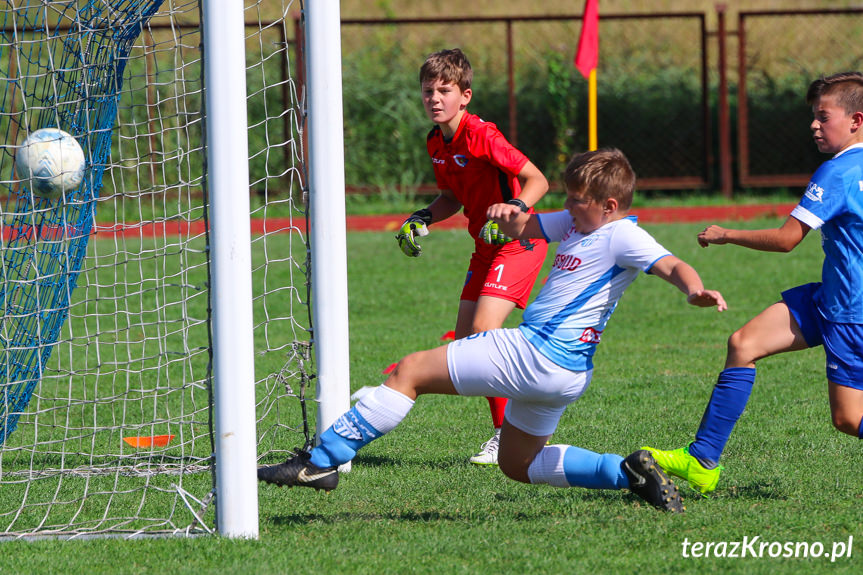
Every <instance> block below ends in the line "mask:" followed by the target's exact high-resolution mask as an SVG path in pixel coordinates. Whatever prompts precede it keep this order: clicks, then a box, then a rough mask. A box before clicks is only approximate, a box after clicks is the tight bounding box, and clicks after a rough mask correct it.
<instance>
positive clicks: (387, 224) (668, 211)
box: [3, 203, 797, 240]
mask: <svg viewBox="0 0 863 575" xmlns="http://www.w3.org/2000/svg"><path fill="white" fill-rule="evenodd" d="M795 205H797V204H796V203H788V204H758V205H741V206H687V207H664V208H649V207H641V208H634V209H632V210H631V213H632V215H635V216H638V221H639V222H641V223H685V222H722V221H734V220H749V219H752V218H758V217H786V216H788V214H790V213H791V210H792V209H794V206H795ZM404 218H405V216H404V215H403V214H399V215H386V216H347V228H348V230H351V231H373V232H391V231H394V230H396V229H398V227H399V226H401V224H402V222H403V221H404ZM434 227H435V228H436V229H452V228H466V227H467V218H465V217H464V215H462V214H456V215H455V216H453V217H451V218H449V219H447V220H445V221H443V222H439V223H437V224H434ZM305 230H306V222H305V220H303V219H295V220H294V221H293V222H292V221H291V219H290V218H271V219H268V220H266V222H265V221H264V220H258V219H256V220H252V233H253V234H255V235H261V234H264V233H289V232H291V231H296V232H301V233H304V232H305ZM64 232H65V233H64ZM91 233H95V234H96V235H97V236H100V237H110V236H123V237H162V236H176V235H181V236H189V235H192V236H194V235H200V234H202V233H204V223H203V222H201V221H194V222H183V221H167V222H158V223H145V222H141V223H128V224H124V225H120V226H110V225H107V226H106V225H97V226H96V227H95V228H94V229H93V230H92V232H91ZM20 234H23V235H25V236H31V235H32V234H33V228H31V227H29V226H27V227H25V228H24V229H11V228H10V227H5V228H4V229H3V239H5V240H8V239H9V238H10V237H14V236H16V235H20ZM39 235H40V237H41V238H42V239H45V240H61V239H63V238H64V237H66V238H68V237H74V236H76V235H78V234H77V233H76V230H75V229H74V228H69V229H65V230H64V229H63V228H62V227H60V226H43V227H42V228H40V230H39Z"/></svg>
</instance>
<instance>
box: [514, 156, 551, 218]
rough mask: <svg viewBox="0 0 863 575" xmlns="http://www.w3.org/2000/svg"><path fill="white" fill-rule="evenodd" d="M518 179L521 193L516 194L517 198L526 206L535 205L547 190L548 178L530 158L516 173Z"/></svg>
mask: <svg viewBox="0 0 863 575" xmlns="http://www.w3.org/2000/svg"><path fill="white" fill-rule="evenodd" d="M518 180H519V183H521V193H520V194H519V195H518V199H519V200H521V201H522V202H524V204H525V206H526V207H528V208H532V207H533V206H535V205H536V203H537V202H538V201H539V200H540V199H542V197H543V196H544V195H545V193H546V192H547V191H548V180H547V179H546V178H545V175H544V174H543V173H542V172H541V171H540V169H539V168H537V167H536V166H535V165H534V164H533V162H531V161H530V160H528V161H527V163H526V164H525V165H524V166H523V167H522V168H521V171H520V172H519V173H518Z"/></svg>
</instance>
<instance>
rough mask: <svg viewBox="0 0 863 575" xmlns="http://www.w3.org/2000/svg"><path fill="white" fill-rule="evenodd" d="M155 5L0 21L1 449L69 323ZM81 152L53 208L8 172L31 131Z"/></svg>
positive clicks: (45, 10) (63, 9)
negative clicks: (0, 195)
mask: <svg viewBox="0 0 863 575" xmlns="http://www.w3.org/2000/svg"><path fill="white" fill-rule="evenodd" d="M162 1H163V0H89V1H83V0H78V1H75V0H72V1H60V2H42V1H40V0H28V1H25V2H22V3H21V4H20V6H18V7H16V8H14V9H12V10H6V11H3V12H2V29H0V34H2V38H0V129H2V131H3V135H4V143H3V144H2V153H0V174H2V180H0V183H2V187H3V192H4V193H5V195H6V201H5V210H4V214H3V219H2V221H0V232H2V241H3V257H2V262H3V268H2V278H0V349H2V356H0V360H2V364H0V392H2V395H0V444H2V443H3V442H5V440H6V438H7V437H8V435H9V434H10V433H12V432H13V431H14V430H15V428H16V426H17V423H18V418H19V417H20V416H21V414H22V413H23V412H24V411H25V410H26V408H27V404H28V402H29V401H30V398H31V396H32V395H33V391H34V389H35V388H36V385H37V384H38V382H39V381H40V380H41V378H42V375H43V373H44V370H45V366H46V363H47V361H48V358H49V356H50V355H51V351H52V349H53V347H54V346H55V345H56V343H57V340H58V337H59V334H60V330H61V328H62V326H63V323H64V321H65V320H66V317H67V315H68V309H69V302H70V298H71V296H72V292H73V291H74V290H75V285H76V281H77V278H78V274H79V272H80V271H81V263H82V260H83V259H84V256H85V254H86V251H87V243H88V240H89V237H90V235H91V232H92V229H93V221H94V210H95V205H96V199H97V198H98V197H99V191H100V189H101V188H102V176H103V174H104V171H105V168H106V166H108V162H109V156H110V153H111V145H112V134H113V128H114V124H115V121H116V118H117V106H118V102H119V97H120V92H121V87H122V81H123V71H124V68H125V66H126V62H127V61H128V56H129V52H130V50H131V49H132V46H133V45H134V43H135V41H136V39H137V38H138V36H139V35H140V34H141V31H142V30H143V28H144V26H145V25H146V23H147V22H148V20H149V19H150V18H151V17H152V16H153V14H154V13H155V12H156V11H157V10H158V8H159V6H160V5H161V4H162ZM45 127H54V128H60V129H61V130H64V131H66V132H68V133H69V134H71V135H72V136H73V137H74V138H75V139H76V140H77V141H78V143H79V144H80V145H81V147H82V148H83V150H84V155H85V157H86V161H87V167H86V173H85V177H84V181H83V182H82V184H81V185H80V186H79V187H78V188H77V189H75V190H72V191H68V192H67V193H66V194H65V197H62V198H60V199H57V200H49V199H46V198H41V197H39V196H37V195H34V194H33V193H31V190H30V189H29V188H28V185H27V182H26V181H22V180H21V179H20V178H19V177H18V175H17V174H15V171H14V168H13V165H14V160H15V154H16V151H17V150H18V146H19V145H20V143H21V142H22V141H23V140H24V138H26V137H27V135H28V134H30V133H32V132H33V131H35V130H37V129H39V128H45Z"/></svg>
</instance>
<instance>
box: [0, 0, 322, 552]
mask: <svg viewBox="0 0 863 575" xmlns="http://www.w3.org/2000/svg"><path fill="white" fill-rule="evenodd" d="M19 4H20V5H19V6H17V7H13V6H10V5H9V4H7V5H6V7H4V8H0V26H2V32H0V129H2V131H3V133H4V136H5V138H4V144H3V145H2V147H0V178H2V179H0V188H2V191H3V193H4V195H5V202H4V211H3V214H2V220H0V231H2V239H3V248H2V249H3V268H2V274H3V275H2V283H0V305H2V320H0V322H2V323H0V343H2V353H3V356H2V361H3V364H2V367H0V369H2V372H0V390H2V397H0V401H2V404H0V433H2V436H0V440H2V444H0V533H2V534H5V535H7V536H12V537H38V536H57V535H61V536H70V537H83V536H90V535H92V534H96V535H99V534H118V533H119V534H124V535H142V534H164V533H175V534H176V533H206V532H212V531H215V530H217V526H216V525H215V510H214V505H212V504H211V503H212V498H213V493H214V485H213V483H214V475H213V473H212V464H213V460H214V458H213V455H212V451H213V442H212V422H211V405H212V400H213V398H212V389H211V373H210V364H211V362H210V357H211V337H210V315H209V314H210V305H209V302H210V298H214V297H218V294H211V293H210V292H209V262H208V253H209V237H208V222H207V208H208V196H207V193H206V173H205V170H206V163H205V155H206V150H205V147H204V146H205V140H204V135H203V134H204V127H203V126H204V122H205V120H206V117H205V114H204V112H203V100H204V94H203V87H204V78H203V58H204V57H205V51H206V48H204V52H203V53H202V49H201V46H202V43H203V44H204V46H206V41H205V40H206V39H205V38H203V35H202V32H201V27H200V20H201V7H200V6H199V2H198V1H197V0H102V1H95V0H90V1H84V0H80V1H68V2H51V3H42V2H39V1H37V0H33V1H29V2H23V3H19ZM292 10H297V11H298V10H299V8H298V7H297V6H295V5H294V3H293V2H290V1H287V0H285V1H284V2H272V1H271V0H270V1H263V0H262V1H260V2H251V1H249V2H247V3H246V10H245V12H246V32H247V33H246V52H247V84H248V118H249V149H250V158H249V159H248V161H249V162H250V164H249V165H250V174H251V189H252V193H253V197H252V200H253V201H252V206H253V209H252V214H251V216H252V219H253V221H252V225H253V246H252V250H253V282H254V283H253V285H254V314H255V315H254V330H255V332H254V333H255V350H256V368H255V369H256V371H255V377H256V390H257V400H256V401H257V413H258V418H259V425H258V428H259V430H260V432H259V433H260V438H259V439H260V440H261V441H262V442H265V443H270V444H272V445H274V446H275V445H279V446H284V445H291V444H295V443H298V442H299V443H303V442H308V422H307V421H306V420H305V419H304V418H305V414H306V408H305V405H304V403H303V402H304V397H305V387H306V385H307V384H308V383H309V381H310V379H311V375H310V373H312V365H311V359H310V357H311V351H310V344H309V337H308V333H309V331H310V320H309V313H308V276H309V274H308V262H307V253H308V248H307V245H306V235H305V228H306V225H305V192H304V177H303V161H302V157H303V147H302V127H303V122H302V111H301V106H300V101H299V98H298V96H297V87H296V84H295V81H294V79H293V77H292V72H293V69H294V66H295V64H294V62H293V60H294V59H295V55H294V53H293V50H292V44H291V42H290V41H289V36H290V34H291V33H292V31H293V30H292V26H294V25H295V19H294V18H293V17H292V16H293V15H292ZM211 121H215V119H214V120H211ZM45 126H50V127H59V128H61V129H63V130H65V131H67V132H69V133H70V134H72V135H73V136H74V137H75V138H76V140H77V141H78V142H79V143H80V144H81V146H82V148H83V149H84V152H85V156H86V158H87V169H86V174H85V179H84V182H83V183H82V185H81V186H80V187H79V188H78V189H76V190H73V191H71V192H68V193H66V194H65V197H64V198H62V199H59V200H54V201H51V200H48V199H44V198H40V197H38V196H36V195H34V194H32V193H31V191H30V189H29V187H28V182H26V181H22V180H20V179H19V178H18V175H17V174H16V173H15V172H14V169H13V163H14V157H15V154H16V151H17V149H18V147H19V144H20V142H21V141H22V140H23V139H24V137H25V136H26V135H27V134H28V133H30V132H32V131H33V130H35V129H37V128H41V127H45ZM238 161H245V159H242V160H240V159H238Z"/></svg>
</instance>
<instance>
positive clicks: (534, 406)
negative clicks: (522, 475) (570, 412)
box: [446, 329, 593, 436]
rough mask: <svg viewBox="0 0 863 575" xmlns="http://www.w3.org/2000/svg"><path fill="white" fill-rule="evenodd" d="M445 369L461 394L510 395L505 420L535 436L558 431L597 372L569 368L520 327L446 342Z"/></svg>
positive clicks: (486, 332) (496, 330)
mask: <svg viewBox="0 0 863 575" xmlns="http://www.w3.org/2000/svg"><path fill="white" fill-rule="evenodd" d="M446 361H447V367H448V368H449V375H450V378H451V379H452V382H453V386H455V389H456V391H458V393H459V395H467V396H484V397H506V398H508V399H510V400H511V401H509V402H508V403H507V406H506V415H505V417H506V420H507V421H508V422H509V423H510V424H512V425H514V426H516V427H517V428H519V429H520V430H522V431H524V432H525V433H529V434H531V435H535V436H545V435H551V434H552V433H554V430H555V429H557V423H558V422H559V421H560V416H561V415H563V410H564V409H566V406H567V405H569V404H570V403H572V402H573V401H575V400H576V399H578V398H579V397H580V396H581V394H582V393H584V390H585V389H587V385H588V384H589V383H590V377H591V375H592V374H593V370H588V371H570V370H568V369H566V368H563V367H561V366H559V365H557V364H556V363H554V362H553V361H551V360H550V359H548V358H547V357H545V356H544V355H542V354H541V353H540V352H539V351H538V350H537V349H536V348H535V347H534V346H533V345H531V344H530V343H529V342H528V341H527V340H526V339H525V337H524V335H522V333H521V330H518V329H495V330H492V331H484V332H482V333H476V334H473V335H471V336H468V337H466V338H464V339H459V340H456V341H454V342H452V343H451V344H449V345H448V346H447V350H446Z"/></svg>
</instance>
